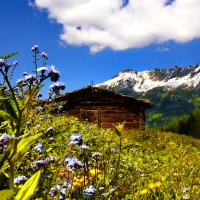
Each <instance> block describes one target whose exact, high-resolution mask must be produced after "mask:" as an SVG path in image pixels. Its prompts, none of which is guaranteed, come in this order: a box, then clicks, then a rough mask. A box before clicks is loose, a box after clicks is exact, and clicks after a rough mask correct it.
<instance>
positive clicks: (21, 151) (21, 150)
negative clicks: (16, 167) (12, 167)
mask: <svg viewBox="0 0 200 200" xmlns="http://www.w3.org/2000/svg"><path fill="white" fill-rule="evenodd" d="M41 135H42V133H39V134H37V135H34V136H30V137H27V138H24V139H22V140H20V142H19V144H18V147H17V153H16V154H15V155H14V156H13V157H12V159H11V161H12V162H17V161H18V160H20V159H21V158H22V157H23V156H24V155H25V154H26V153H27V152H28V148H29V147H30V146H31V145H32V144H34V143H35V141H36V140H37V139H38V138H39V137H40V136H41Z"/></svg>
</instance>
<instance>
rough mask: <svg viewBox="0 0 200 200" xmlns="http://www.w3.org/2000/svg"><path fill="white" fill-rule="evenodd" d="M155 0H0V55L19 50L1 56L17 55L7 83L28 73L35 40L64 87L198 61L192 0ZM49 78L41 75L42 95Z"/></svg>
mask: <svg viewBox="0 0 200 200" xmlns="http://www.w3.org/2000/svg"><path fill="white" fill-rule="evenodd" d="M72 2H73V3H72ZM110 2H112V3H110ZM181 2H182V3H181ZM157 3H158V0H152V1H151V4H149V1H147V0H142V1H141V0H129V1H128V0H126V1H123V0H112V1H106V0H102V1H98V0H90V1H89V0H73V1H70V0H56V1H55V0H35V1H28V0H20V3H19V1H16V0H7V1H1V2H0V7H1V12H0V43H1V48H0V55H5V54H10V53H13V52H19V54H18V55H17V56H15V57H14V58H12V59H10V60H9V62H10V63H12V62H13V61H15V60H17V61H18V62H19V65H18V67H17V69H16V73H15V76H14V79H13V84H15V81H16V80H17V79H18V78H21V77H22V73H23V72H24V71H26V72H28V73H32V70H33V69H34V64H33V57H32V52H31V46H32V45H35V44H37V45H38V46H39V48H40V52H41V53H42V51H45V52H47V53H48V55H49V59H48V61H47V62H48V65H55V67H56V68H57V69H58V70H59V71H60V72H61V78H60V81H63V82H65V84H66V90H65V92H70V91H72V90H74V89H80V88H82V87H84V86H85V85H89V84H91V81H94V84H97V83H101V82H104V81H106V80H108V79H110V78H111V77H112V76H114V75H116V74H117V73H119V72H120V71H122V70H123V69H126V68H130V69H133V70H136V71H143V70H148V69H154V68H166V69H168V68H171V67H174V66H175V65H178V66H183V67H187V66H188V65H195V64H197V63H200V23H199V19H200V12H199V11H196V10H195V9H197V10H198V6H199V0H193V1H191V2H188V0H176V1H172V0H171V1H167V0H160V1H159V4H157ZM161 3H162V4H161ZM151 6H152V9H153V11H151V10H152V9H151ZM163 13H164V14H163ZM131 20H132V21H131ZM40 64H41V62H39V65H40ZM50 84H51V83H50V81H47V82H46V86H45V87H44V89H43V93H44V95H47V90H48V87H49V85H50ZM45 92H46V94H45Z"/></svg>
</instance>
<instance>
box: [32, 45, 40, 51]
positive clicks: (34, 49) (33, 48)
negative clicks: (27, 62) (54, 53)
mask: <svg viewBox="0 0 200 200" xmlns="http://www.w3.org/2000/svg"><path fill="white" fill-rule="evenodd" d="M31 51H33V52H36V53H39V46H38V45H36V44H35V45H33V46H32V47H31Z"/></svg>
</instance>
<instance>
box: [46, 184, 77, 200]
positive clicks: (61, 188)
mask: <svg viewBox="0 0 200 200" xmlns="http://www.w3.org/2000/svg"><path fill="white" fill-rule="evenodd" d="M66 189H68V190H74V189H75V188H74V186H73V185H71V183H69V182H68V181H63V183H62V184H56V185H54V186H53V187H51V189H50V192H49V193H48V195H49V196H50V197H52V198H53V197H55V196H57V195H59V196H58V199H59V200H66Z"/></svg>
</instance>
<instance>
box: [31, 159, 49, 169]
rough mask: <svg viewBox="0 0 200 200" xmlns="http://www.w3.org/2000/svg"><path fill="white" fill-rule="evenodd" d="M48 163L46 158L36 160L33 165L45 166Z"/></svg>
mask: <svg viewBox="0 0 200 200" xmlns="http://www.w3.org/2000/svg"><path fill="white" fill-rule="evenodd" d="M46 164H47V162H46V161H45V160H36V161H35V162H34V163H33V165H32V167H33V168H35V167H43V166H45V165H46Z"/></svg>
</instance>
